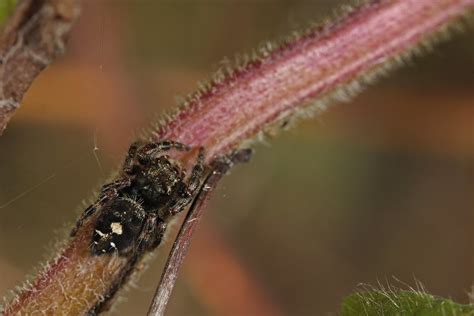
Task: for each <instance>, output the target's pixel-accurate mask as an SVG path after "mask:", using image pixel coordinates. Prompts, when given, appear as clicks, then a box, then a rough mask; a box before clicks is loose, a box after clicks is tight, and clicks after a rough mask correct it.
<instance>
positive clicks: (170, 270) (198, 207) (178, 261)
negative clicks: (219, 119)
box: [148, 149, 251, 316]
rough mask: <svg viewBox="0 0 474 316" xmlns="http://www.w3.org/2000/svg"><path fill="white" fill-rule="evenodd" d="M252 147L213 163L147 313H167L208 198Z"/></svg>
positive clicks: (149, 314) (249, 153)
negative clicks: (179, 273) (172, 293)
mask: <svg viewBox="0 0 474 316" xmlns="http://www.w3.org/2000/svg"><path fill="white" fill-rule="evenodd" d="M250 156H251V150H249V149H243V150H240V151H237V152H236V153H234V154H232V155H231V156H230V157H228V158H223V159H217V160H214V162H213V163H211V172H210V173H209V175H208V176H207V178H206V179H205V180H204V183H203V185H202V187H201V190H200V191H199V194H198V195H197V197H196V199H195V200H194V202H193V203H192V205H191V207H190V209H189V211H188V214H186V218H185V219H184V222H183V224H182V225H181V229H180V231H179V233H178V236H176V240H175V241H174V243H173V248H172V249H171V252H170V254H169V256H168V261H167V262H166V265H165V269H164V270H163V273H162V275H161V279H160V283H159V284H158V288H157V289H156V292H155V296H154V297H153V301H152V303H151V306H150V309H149V311H148V316H161V315H164V312H165V309H166V306H167V305H168V301H169V299H170V296H171V292H172V291H173V288H174V285H175V283H176V280H177V278H178V272H179V269H180V268H181V265H182V264H183V261H184V258H185V257H186V254H187V253H188V249H189V244H190V242H191V239H192V237H193V234H194V232H195V231H196V228H197V225H198V223H199V221H200V220H201V218H202V215H203V214H204V209H205V205H206V202H207V201H208V200H209V198H210V196H211V193H212V192H213V191H214V189H215V188H216V187H217V184H218V183H219V181H220V180H221V179H222V177H223V176H224V175H225V174H226V173H227V172H228V171H229V169H230V168H232V166H233V165H234V164H235V163H240V162H247V161H248V160H249V159H250Z"/></svg>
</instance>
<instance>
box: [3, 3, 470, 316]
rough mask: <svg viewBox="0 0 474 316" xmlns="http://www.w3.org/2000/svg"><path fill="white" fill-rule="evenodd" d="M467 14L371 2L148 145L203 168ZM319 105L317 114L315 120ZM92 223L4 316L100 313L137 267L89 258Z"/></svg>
mask: <svg viewBox="0 0 474 316" xmlns="http://www.w3.org/2000/svg"><path fill="white" fill-rule="evenodd" d="M473 7H474V0H391V1H389V0H380V1H376V0H374V1H372V2H370V3H368V4H366V5H364V6H362V7H360V8H359V9H357V10H354V11H353V12H351V13H349V14H348V15H346V16H345V17H342V18H340V19H339V20H337V21H335V22H332V23H329V24H327V25H326V26H325V27H324V28H322V29H313V30H310V31H308V32H307V33H305V35H304V36H301V37H299V38H296V39H294V40H292V41H290V42H289V43H288V44H285V45H283V46H281V47H279V48H276V49H274V50H271V51H269V52H266V53H265V54H264V57H262V58H260V59H255V60H253V61H251V62H249V63H247V64H246V65H244V66H242V67H241V68H239V69H238V70H237V71H235V72H233V73H232V74H230V75H227V76H222V77H221V78H220V79H219V80H217V81H215V82H214V83H213V84H211V85H210V87H208V88H207V89H204V90H203V91H201V92H198V93H196V94H195V95H194V97H193V98H192V99H191V100H190V102H189V104H188V105H187V106H186V107H184V108H183V109H182V110H181V111H180V112H179V113H178V114H177V115H175V116H174V117H172V118H171V119H170V120H168V122H167V123H165V124H162V125H161V126H160V127H159V128H158V129H157V131H156V132H155V133H154V134H153V137H154V138H155V139H164V138H169V139H174V140H177V141H181V142H183V143H186V144H188V145H190V146H204V147H205V148H206V152H207V154H208V156H207V157H208V162H210V161H211V160H213V159H214V157H216V156H223V155H226V154H229V153H230V152H231V151H232V150H233V149H234V148H236V147H238V146H240V145H242V143H243V142H245V141H247V140H250V139H254V138H255V137H256V136H257V135H258V133H260V132H262V131H269V132H272V129H270V128H271V127H272V126H276V125H278V124H282V125H284V123H285V122H286V121H287V120H288V119H289V117H290V116H291V115H292V114H301V113H303V114H304V113H305V112H304V111H305V108H306V107H305V105H307V103H309V102H314V101H315V100H319V101H321V100H325V99H328V98H329V97H337V96H338V95H339V94H338V93H340V92H341V91H343V92H353V89H352V88H354V87H355V86H354V85H353V83H354V82H360V81H362V79H364V76H367V75H369V74H374V73H376V71H377V70H381V69H383V67H385V66H387V65H390V64H393V63H395V61H394V59H395V58H396V57H397V56H400V55H401V54H403V53H407V52H409V51H410V50H412V49H413V48H415V47H416V45H418V44H420V43H421V42H423V41H424V40H427V39H428V38H430V37H432V36H433V35H435V34H436V33H437V32H438V31H440V30H443V29H444V28H445V27H446V26H447V25H448V24H450V23H451V22H452V21H453V20H454V19H456V18H458V17H460V16H461V15H462V14H463V13H465V12H466V11H467V10H472V8H473ZM365 78H366V77H365ZM356 80H358V81H356ZM349 84H352V85H351V86H349ZM318 104H319V107H317V108H316V109H317V110H323V109H324V107H323V106H322V105H321V103H316V105H318ZM185 159H186V158H182V160H183V162H185ZM95 220H96V217H92V218H90V219H89V220H87V221H85V223H84V225H83V226H82V227H79V229H78V231H77V234H76V236H75V237H74V238H73V239H72V240H71V241H70V242H69V243H68V244H67V245H66V246H65V247H64V248H63V249H62V250H61V252H60V253H59V255H58V257H57V259H56V260H54V261H53V262H52V263H51V264H50V265H48V266H47V267H46V268H45V269H44V271H43V272H41V273H40V275H39V276H38V278H37V279H36V281H35V282H34V283H33V285H31V286H27V287H25V288H24V289H23V290H22V291H20V293H19V296H18V297H17V298H16V299H15V300H14V301H12V303H10V305H8V306H7V307H6V314H18V313H20V314H31V313H32V312H33V311H35V312H37V311H41V312H43V313H54V312H58V311H59V310H60V311H61V313H64V314H82V313H84V312H89V311H92V312H98V311H101V310H103V309H104V308H105V305H104V303H103V302H108V300H109V299H110V298H111V297H112V296H113V295H114V294H115V289H118V288H119V287H121V286H122V285H123V283H124V282H125V281H126V280H127V279H128V276H129V274H130V273H131V272H132V271H134V270H136V267H135V263H136V260H135V259H137V258H134V260H132V261H131V260H128V259H127V258H122V257H118V256H99V257H98V256H91V254H90V251H89V248H88V247H89V243H90V236H91V234H92V230H93V227H94V221H95Z"/></svg>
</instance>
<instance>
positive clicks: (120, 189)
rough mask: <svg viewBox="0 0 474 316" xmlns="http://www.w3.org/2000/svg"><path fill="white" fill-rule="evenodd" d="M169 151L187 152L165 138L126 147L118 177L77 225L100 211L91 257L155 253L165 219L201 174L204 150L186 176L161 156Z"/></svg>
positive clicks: (176, 209) (185, 200)
mask: <svg viewBox="0 0 474 316" xmlns="http://www.w3.org/2000/svg"><path fill="white" fill-rule="evenodd" d="M170 149H175V150H179V151H189V150H190V148H189V147H188V146H186V145H183V144H181V143H177V142H173V141H168V140H166V141H161V142H157V143H151V142H150V143H147V142H136V143H134V144H132V145H131V146H130V149H129V151H128V155H127V157H126V159H125V163H124V165H123V168H122V171H121V173H120V176H119V178H118V179H117V180H115V181H114V182H112V183H109V184H106V185H104V186H103V187H102V189H101V193H100V195H99V198H98V200H97V201H96V203H94V204H93V205H91V206H90V207H89V208H88V209H87V210H86V212H85V213H84V216H83V218H82V219H81V220H80V221H79V223H78V226H79V225H80V223H81V222H82V221H84V219H85V218H86V217H89V216H91V215H92V214H93V213H95V212H97V211H98V212H99V215H98V217H97V220H96V223H95V226H94V230H93V233H92V241H91V252H92V254H94V255H103V254H110V253H118V254H119V255H124V256H126V255H128V254H131V253H133V252H137V251H138V252H140V251H147V250H151V249H154V248H155V247H156V246H158V245H159V244H160V242H161V240H162V238H163V235H164V232H165V230H166V223H167V220H168V219H169V217H170V216H172V215H174V214H177V213H179V212H181V211H182V210H183V209H184V208H185V207H186V206H187V205H188V204H189V203H190V202H191V201H192V200H193V198H194V197H195V195H196V193H197V191H198V189H199V187H200V183H201V182H202V179H203V174H204V153H203V149H202V148H201V149H200V150H199V154H198V157H197V161H196V164H195V165H194V167H193V168H192V171H191V174H190V176H189V177H186V172H185V171H184V169H183V168H182V167H181V166H180V165H179V164H178V163H177V162H175V161H173V160H172V159H170V158H169V157H168V156H166V155H164V152H166V151H168V150H170Z"/></svg>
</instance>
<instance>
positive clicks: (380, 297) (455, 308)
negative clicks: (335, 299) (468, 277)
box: [341, 290, 474, 316]
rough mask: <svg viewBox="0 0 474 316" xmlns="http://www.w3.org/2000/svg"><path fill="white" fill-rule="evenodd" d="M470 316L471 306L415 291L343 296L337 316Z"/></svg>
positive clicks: (368, 292)
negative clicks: (339, 313) (339, 315)
mask: <svg viewBox="0 0 474 316" xmlns="http://www.w3.org/2000/svg"><path fill="white" fill-rule="evenodd" d="M359 315H367V316H372V315H374V316H375V315H384V316H391V315H393V316H410V315H416V316H438V315H439V316H473V315H474V304H469V305H463V304H458V303H455V302H453V301H452V300H449V299H445V298H440V297H435V296H433V295H430V294H427V293H424V292H419V291H402V290H398V291H385V290H370V291H363V292H357V293H354V294H352V295H350V296H349V297H347V298H346V299H345V300H344V301H343V304H342V310H341V316H359Z"/></svg>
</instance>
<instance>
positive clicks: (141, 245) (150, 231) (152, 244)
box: [135, 213, 166, 253]
mask: <svg viewBox="0 0 474 316" xmlns="http://www.w3.org/2000/svg"><path fill="white" fill-rule="evenodd" d="M165 230H166V223H165V222H163V221H162V220H160V219H159V218H158V216H157V215H156V214H154V213H149V214H147V217H146V219H145V222H144V223H143V226H142V230H141V232H140V235H139V236H138V238H137V243H136V247H135V251H136V252H137V253H142V252H144V251H150V250H153V249H155V248H156V247H157V246H158V245H159V244H160V243H161V241H162V240H163V236H164V234H165Z"/></svg>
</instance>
